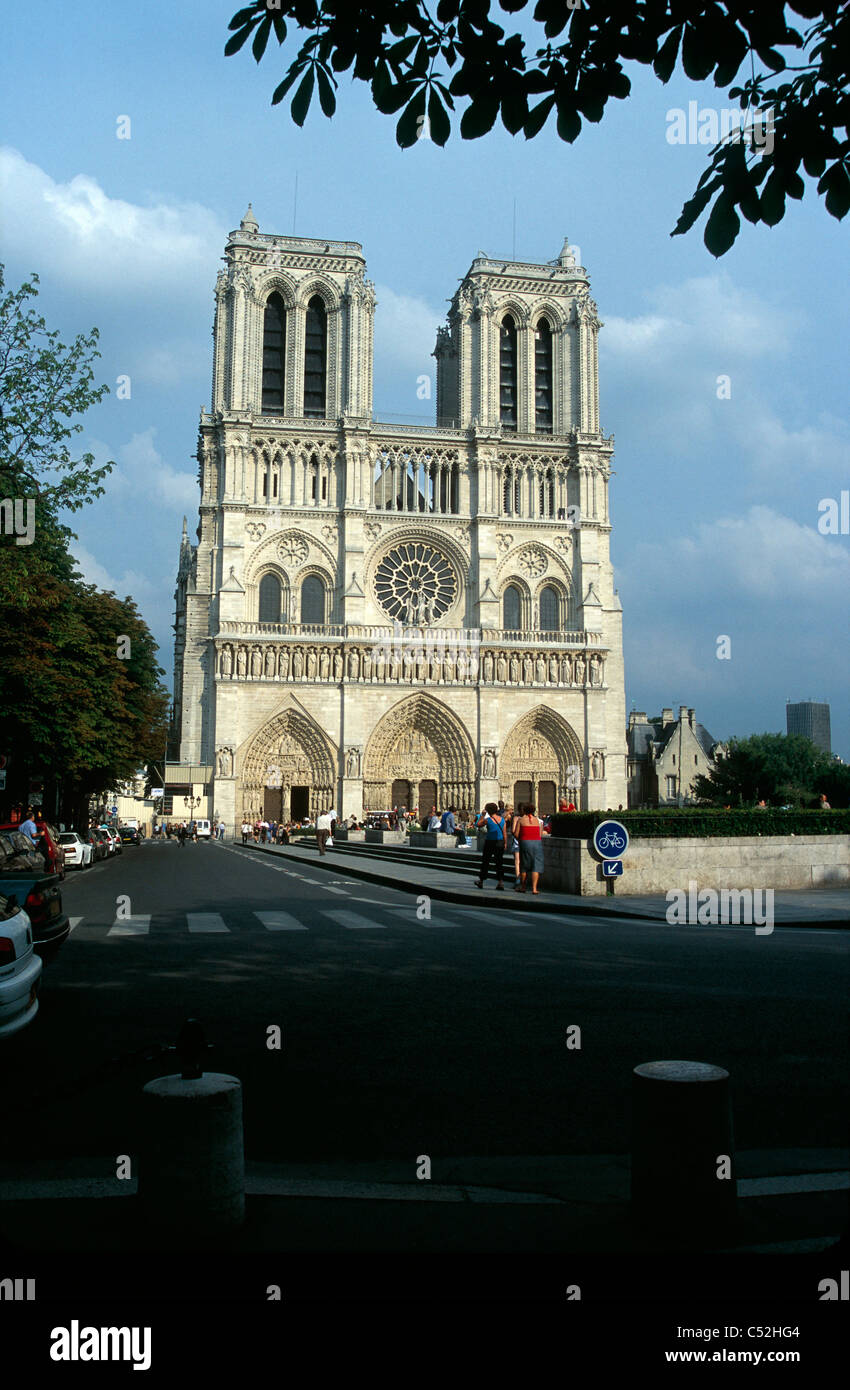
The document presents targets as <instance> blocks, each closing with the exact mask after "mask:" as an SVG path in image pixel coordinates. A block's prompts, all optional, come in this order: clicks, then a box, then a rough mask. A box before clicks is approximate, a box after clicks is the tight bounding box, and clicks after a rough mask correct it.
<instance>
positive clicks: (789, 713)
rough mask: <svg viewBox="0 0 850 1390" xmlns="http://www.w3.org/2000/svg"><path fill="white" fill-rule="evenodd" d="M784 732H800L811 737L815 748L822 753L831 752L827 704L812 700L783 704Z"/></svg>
mask: <svg viewBox="0 0 850 1390" xmlns="http://www.w3.org/2000/svg"><path fill="white" fill-rule="evenodd" d="M785 732H786V733H788V734H802V735H803V738H809V739H811V741H812V743H813V744H814V745H815V747H816V748H820V749H822V751H823V752H824V753H831V752H832V741H831V736H830V729H829V705H823V704H817V703H816V702H815V701H813V700H800V701H799V702H798V703H796V704H792V703H791V701H790V700H789V701H788V703H787V704H786V706H785Z"/></svg>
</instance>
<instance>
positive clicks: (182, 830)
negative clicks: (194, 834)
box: [177, 820, 188, 849]
mask: <svg viewBox="0 0 850 1390" xmlns="http://www.w3.org/2000/svg"><path fill="white" fill-rule="evenodd" d="M187 834H188V831H187V830H186V825H185V822H183V821H182V820H181V822H180V825H179V827H178V830H177V843H178V845H179V846H180V848H181V849H182V848H183V846H184V845H185V843H186V835H187Z"/></svg>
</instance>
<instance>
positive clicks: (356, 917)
mask: <svg viewBox="0 0 850 1390" xmlns="http://www.w3.org/2000/svg"><path fill="white" fill-rule="evenodd" d="M324 915H325V916H326V917H330V919H331V921H332V922H336V923H337V924H338V925H339V926H341V927H347V928H348V930H349V931H358V930H362V929H363V928H364V927H381V928H383V929H384V930H386V925H387V924H386V922H373V921H372V920H371V918H369V917H364V916H363V915H362V914H361V913H359V912H328V911H325V914H324Z"/></svg>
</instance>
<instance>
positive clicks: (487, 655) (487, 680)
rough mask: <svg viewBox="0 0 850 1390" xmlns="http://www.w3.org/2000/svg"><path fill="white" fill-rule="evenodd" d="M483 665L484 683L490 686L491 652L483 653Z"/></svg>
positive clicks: (491, 671) (491, 676) (491, 674)
mask: <svg viewBox="0 0 850 1390" xmlns="http://www.w3.org/2000/svg"><path fill="white" fill-rule="evenodd" d="M483 665H484V681H485V683H486V684H487V685H490V683H491V681H492V680H493V654H492V652H485V653H484V662H483Z"/></svg>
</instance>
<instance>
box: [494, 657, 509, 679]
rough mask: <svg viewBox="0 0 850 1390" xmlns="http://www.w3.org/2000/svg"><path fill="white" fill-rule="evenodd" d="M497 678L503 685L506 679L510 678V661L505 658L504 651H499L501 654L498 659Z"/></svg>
mask: <svg viewBox="0 0 850 1390" xmlns="http://www.w3.org/2000/svg"><path fill="white" fill-rule="evenodd" d="M496 679H497V680H498V681H499V682H500V684H502V685H504V683H505V681H506V680H507V679H508V663H507V661H506V660H505V653H504V652H499V656H498V659H497V661H496Z"/></svg>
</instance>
